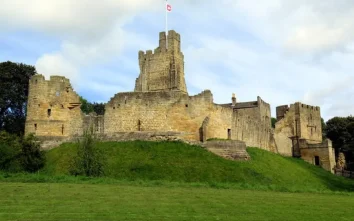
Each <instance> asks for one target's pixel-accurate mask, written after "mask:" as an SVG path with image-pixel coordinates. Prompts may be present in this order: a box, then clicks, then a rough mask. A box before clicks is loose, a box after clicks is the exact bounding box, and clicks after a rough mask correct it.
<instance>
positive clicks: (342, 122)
mask: <svg viewBox="0 0 354 221" xmlns="http://www.w3.org/2000/svg"><path fill="white" fill-rule="evenodd" d="M348 122H349V121H348V119H347V118H346V117H334V118H332V119H329V120H328V121H327V123H326V127H325V131H326V136H327V137H328V138H329V139H331V140H332V142H333V146H334V147H335V148H336V149H337V150H338V149H339V148H341V147H343V145H344V144H346V143H347V142H348V141H350V140H351V135H350V133H349V132H348V130H347V126H348Z"/></svg>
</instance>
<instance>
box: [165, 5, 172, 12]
mask: <svg viewBox="0 0 354 221" xmlns="http://www.w3.org/2000/svg"><path fill="white" fill-rule="evenodd" d="M166 10H167V11H168V12H171V11H172V6H171V5H170V4H166Z"/></svg>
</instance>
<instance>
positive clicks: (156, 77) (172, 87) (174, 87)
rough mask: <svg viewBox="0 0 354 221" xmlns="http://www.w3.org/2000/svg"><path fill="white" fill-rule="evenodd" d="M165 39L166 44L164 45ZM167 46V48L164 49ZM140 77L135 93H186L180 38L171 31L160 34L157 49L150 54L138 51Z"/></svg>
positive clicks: (137, 80)
mask: <svg viewBox="0 0 354 221" xmlns="http://www.w3.org/2000/svg"><path fill="white" fill-rule="evenodd" d="M166 39H167V44H166ZM166 46H167V47H166ZM139 67H140V75H139V77H138V78H137V79H136V82H135V89H134V91H135V92H148V91H181V92H185V93H187V87H186V82H185V79H184V56H183V53H182V52H181V37H180V35H179V34H178V33H176V32H175V31H173V30H170V31H169V32H168V35H167V38H166V33H165V32H160V39H159V47H158V48H156V49H155V50H154V52H152V50H148V51H147V52H146V53H145V52H143V51H139Z"/></svg>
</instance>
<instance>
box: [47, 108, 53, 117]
mask: <svg viewBox="0 0 354 221" xmlns="http://www.w3.org/2000/svg"><path fill="white" fill-rule="evenodd" d="M47 114H48V117H50V116H51V115H52V109H48V110H47Z"/></svg>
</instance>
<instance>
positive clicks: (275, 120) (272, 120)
mask: <svg viewBox="0 0 354 221" xmlns="http://www.w3.org/2000/svg"><path fill="white" fill-rule="evenodd" d="M276 122H277V119H276V118H274V117H272V118H271V124H272V127H273V128H275V123H276Z"/></svg>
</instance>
